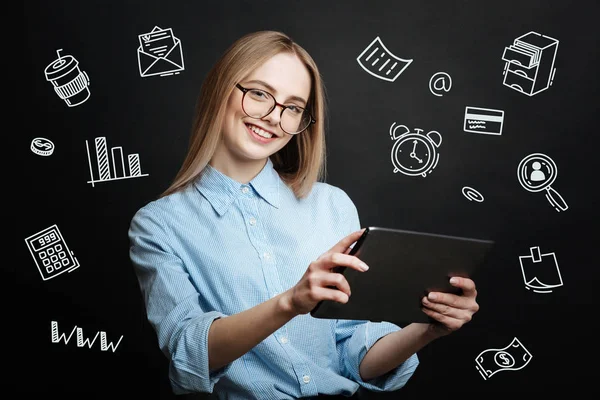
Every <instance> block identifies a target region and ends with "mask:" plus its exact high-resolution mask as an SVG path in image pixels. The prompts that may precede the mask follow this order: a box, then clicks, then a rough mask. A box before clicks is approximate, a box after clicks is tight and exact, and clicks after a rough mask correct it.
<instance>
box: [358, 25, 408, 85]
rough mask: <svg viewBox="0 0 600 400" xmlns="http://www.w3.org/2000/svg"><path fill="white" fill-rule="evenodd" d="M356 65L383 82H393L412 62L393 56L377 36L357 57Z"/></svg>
mask: <svg viewBox="0 0 600 400" xmlns="http://www.w3.org/2000/svg"><path fill="white" fill-rule="evenodd" d="M356 61H358V64H359V65H360V66H361V67H362V68H363V69H364V70H365V71H366V72H368V73H369V74H371V75H373V76H374V77H376V78H379V79H383V80H384V81H389V82H394V81H395V80H396V78H398V76H399V75H400V74H401V73H402V72H403V71H404V70H405V69H406V67H408V66H409V65H410V63H411V62H412V61H413V60H405V59H402V58H400V57H396V56H395V55H393V54H392V53H391V52H390V51H389V50H388V49H387V48H386V47H385V46H384V45H383V43H382V42H381V39H380V38H379V36H377V37H376V38H375V39H373V41H372V42H371V44H370V45H368V46H367V48H366V49H364V50H363V52H362V53H360V55H359V56H358V57H356Z"/></svg>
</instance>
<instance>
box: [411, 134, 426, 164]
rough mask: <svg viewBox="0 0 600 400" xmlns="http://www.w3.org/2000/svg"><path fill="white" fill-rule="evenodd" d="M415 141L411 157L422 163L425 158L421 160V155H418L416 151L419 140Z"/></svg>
mask: <svg viewBox="0 0 600 400" xmlns="http://www.w3.org/2000/svg"><path fill="white" fill-rule="evenodd" d="M413 143H414V146H413V151H412V152H411V153H410V158H414V159H416V160H418V161H419V164H422V163H423V160H421V159H420V158H419V157H417V153H416V149H417V141H416V140H414V141H413Z"/></svg>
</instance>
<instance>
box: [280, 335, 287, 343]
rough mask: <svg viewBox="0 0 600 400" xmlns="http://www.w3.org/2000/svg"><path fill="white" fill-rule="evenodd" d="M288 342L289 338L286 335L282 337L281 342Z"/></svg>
mask: <svg viewBox="0 0 600 400" xmlns="http://www.w3.org/2000/svg"><path fill="white" fill-rule="evenodd" d="M287 342H288V338H287V337H286V336H284V337H282V338H281V343H283V344H286V343H287Z"/></svg>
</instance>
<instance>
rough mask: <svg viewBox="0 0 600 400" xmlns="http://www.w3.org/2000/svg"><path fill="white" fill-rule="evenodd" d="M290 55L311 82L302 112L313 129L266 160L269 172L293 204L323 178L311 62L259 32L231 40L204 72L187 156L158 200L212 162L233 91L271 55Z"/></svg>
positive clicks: (320, 121) (282, 40)
mask: <svg viewBox="0 0 600 400" xmlns="http://www.w3.org/2000/svg"><path fill="white" fill-rule="evenodd" d="M282 52H288V53H291V54H294V55H296V56H297V57H298V58H299V59H300V60H301V61H302V62H303V63H304V65H305V66H306V68H307V69H308V72H309V74H310V76H311V90H310V96H309V99H308V106H307V109H308V110H309V111H310V113H311V114H312V116H313V117H314V118H315V119H316V121H317V122H316V123H314V124H312V125H310V127H309V128H308V129H307V130H306V131H304V132H302V133H300V134H297V135H294V137H293V138H292V139H291V140H290V141H289V142H288V143H287V144H286V145H285V146H284V147H283V148H282V149H280V150H279V151H278V152H276V153H274V154H272V155H271V156H270V158H271V161H272V162H273V167H274V168H275V170H276V171H277V173H278V174H279V176H280V177H281V179H282V180H283V181H284V182H285V183H286V185H287V186H289V187H290V188H291V189H292V191H293V192H294V194H295V195H296V197H297V198H303V197H305V196H307V195H308V194H309V193H310V191H311V189H312V186H313V184H314V183H315V182H316V181H321V180H322V179H324V177H325V176H326V147H325V118H326V115H325V113H326V97H325V87H324V85H323V82H322V80H321V76H320V73H319V70H318V68H317V65H316V63H315V62H314V60H313V59H312V57H311V56H310V55H309V54H308V52H307V51H306V50H304V49H303V48H302V47H301V46H300V45H298V44H297V43H295V42H294V41H293V40H292V39H291V38H290V37H289V36H288V35H286V34H284V33H282V32H277V31H259V32H253V33H249V34H246V35H244V36H242V37H241V38H239V39H238V40H236V41H235V42H234V43H233V44H232V45H231V46H230V47H229V48H228V49H227V50H226V51H225V53H223V55H222V56H221V57H220V58H219V59H218V60H217V62H216V63H215V64H214V65H213V67H212V68H211V69H210V71H209V72H208V74H207V76H206V78H205V80H204V82H203V83H202V87H201V89H200V95H199V98H198V101H197V104H196V111H195V117H194V123H193V127H192V132H191V137H190V141H189V146H188V152H187V155H186V156H185V159H184V161H183V164H182V165H181V168H180V169H179V172H178V173H177V175H176V176H175V178H174V180H173V182H172V183H171V185H170V186H169V187H168V189H167V190H165V191H164V192H163V193H162V194H161V195H160V197H164V196H167V195H169V194H172V193H174V192H176V191H178V190H181V189H183V188H184V187H186V186H187V185H189V184H190V183H191V182H193V181H194V180H195V179H196V178H197V177H198V176H200V174H201V173H202V171H203V170H204V168H205V167H206V165H207V164H208V163H209V162H210V160H211V158H212V157H213V155H214V153H215V150H216V149H217V146H218V144H219V142H220V141H221V136H222V127H223V122H224V116H225V114H226V111H227V110H226V109H227V102H228V99H229V97H230V96H231V93H232V92H233V90H235V85H236V84H237V83H238V82H240V81H242V80H243V79H244V78H245V77H246V76H248V75H249V74H250V73H251V72H252V71H254V70H255V69H256V68H258V67H259V66H261V65H262V64H263V63H264V62H266V61H267V60H269V59H270V58H271V57H273V56H274V55H276V54H279V53H282Z"/></svg>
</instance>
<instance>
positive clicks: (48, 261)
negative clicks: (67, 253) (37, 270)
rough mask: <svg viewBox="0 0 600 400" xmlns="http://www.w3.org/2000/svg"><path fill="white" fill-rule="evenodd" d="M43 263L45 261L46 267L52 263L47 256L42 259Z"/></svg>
mask: <svg viewBox="0 0 600 400" xmlns="http://www.w3.org/2000/svg"><path fill="white" fill-rule="evenodd" d="M42 263H44V267H47V266H48V265H50V260H48V259H47V258H44V259H43V260H42Z"/></svg>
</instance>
